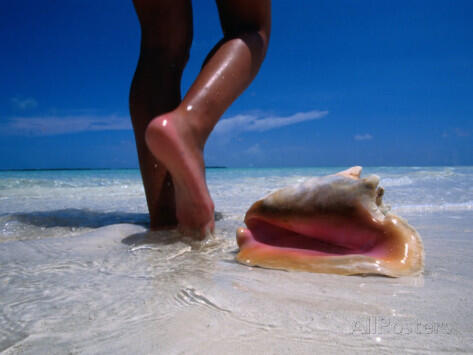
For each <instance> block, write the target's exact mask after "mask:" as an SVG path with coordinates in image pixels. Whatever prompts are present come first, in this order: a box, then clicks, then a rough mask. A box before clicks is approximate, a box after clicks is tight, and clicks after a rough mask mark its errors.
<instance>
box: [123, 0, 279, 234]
mask: <svg viewBox="0 0 473 355" xmlns="http://www.w3.org/2000/svg"><path fill="white" fill-rule="evenodd" d="M134 5H135V9H136V12H137V14H138V18H139V20H140V24H141V30H142V38H141V51H140V59H139V62H138V66H137V69H136V72H135V76H134V78H133V83H132V86H131V91H130V113H131V117H132V122H133V127H134V131H135V138H136V144H137V149H138V156H139V160H140V169H141V174H142V178H143V183H144V186H145V193H146V198H147V202H148V209H149V213H150V221H151V228H152V229H159V228H164V227H173V226H175V225H176V224H178V227H179V229H180V230H181V231H184V232H186V233H190V232H191V233H192V234H194V235H195V236H196V237H197V238H203V237H205V235H207V234H208V233H209V232H212V231H213V229H214V204H213V202H212V199H211V197H210V194H209V192H208V189H207V184H206V181H205V164H204V158H203V149H204V146H205V142H206V141H207V138H208V136H209V135H210V133H211V132H212V129H213V128H214V126H215V125H216V123H217V122H218V120H219V118H220V117H221V116H222V114H223V113H224V112H225V110H226V109H227V108H228V107H229V106H230V105H231V103H232V102H233V101H234V100H235V99H236V98H237V97H238V96H239V95H240V94H241V93H242V92H243V90H244V89H245V88H246V87H247V86H248V85H249V84H250V82H251V81H252V79H253V78H254V77H255V75H256V73H257V72H258V69H259V67H260V65H261V63H262V61H263V59H264V56H265V53H266V49H267V46H268V40H269V31H270V0H258V1H254V0H239V1H238V0H217V7H218V11H219V16H220V22H221V26H222V30H223V35H224V37H223V39H222V40H221V41H220V42H219V43H217V44H216V46H215V47H214V48H213V50H212V51H211V52H210V53H209V55H208V56H207V58H206V60H205V62H204V65H203V66H202V69H201V71H200V73H199V74H198V75H197V78H196V79H195V81H194V83H193V84H192V86H191V87H190V89H189V91H188V92H187V94H186V95H185V97H184V98H183V99H182V100H181V93H180V83H181V76H182V72H183V69H184V67H185V65H186V62H187V59H188V57H189V50H190V46H191V42H192V7H191V2H190V1H189V0H172V1H168V0H160V1H152V0H134Z"/></svg>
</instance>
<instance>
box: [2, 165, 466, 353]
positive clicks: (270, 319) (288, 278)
mask: <svg viewBox="0 0 473 355" xmlns="http://www.w3.org/2000/svg"><path fill="white" fill-rule="evenodd" d="M344 168H346V167H340V168H335V167H318V168H281V169H269V168H268V169H256V168H251V169H233V168H219V169H207V172H206V174H207V182H208V186H209V190H210V193H211V195H212V198H213V200H214V202H215V206H216V211H217V222H216V231H215V236H214V238H212V239H211V240H208V241H207V242H205V243H203V244H194V243H190V242H186V241H185V240H182V239H181V238H180V236H179V235H178V234H177V232H175V231H160V232H154V233H150V232H148V229H147V228H148V227H147V225H148V221H149V218H148V215H147V209H146V202H145V197H144V190H143V186H142V183H141V177H140V174H139V171H138V170H137V169H124V170H33V171H0V352H1V351H2V350H3V351H5V353H12V354H13V353H14V354H16V353H32V354H38V353H39V354H41V353H44V354H50V353H76V352H77V353H91V354H94V353H103V352H107V353H123V354H125V353H130V352H137V353H202V352H206V353H215V354H216V353H264V352H268V351H269V352H270V353H311V352H313V351H314V350H317V351H318V352H321V353H324V352H328V353H333V352H338V351H342V352H350V353H352V352H354V353H379V352H397V351H400V350H402V351H403V352H415V353H424V352H432V351H433V352H442V351H454V352H473V335H472V334H473V322H472V321H471V319H472V317H473V302H472V298H471V294H472V291H473V273H472V270H473V258H472V255H473V254H472V252H473V167H367V168H364V170H363V176H367V175H370V174H376V175H378V176H379V177H380V178H381V182H380V185H381V186H383V187H384V188H385V190H386V193H385V197H384V201H385V203H386V204H388V205H390V206H391V209H392V211H393V212H394V213H396V214H398V215H400V216H402V217H404V218H406V219H407V220H408V221H409V223H410V224H411V225H413V226H414V227H415V228H416V229H417V230H418V232H419V233H420V235H421V236H422V238H423V241H424V246H425V251H426V265H425V272H424V274H423V275H421V276H417V277H408V278H400V279H392V278H386V277H373V276H369V277H362V276H351V277H346V276H337V275H324V274H310V273H302V272H283V271H276V270H266V269H260V268H250V267H247V266H243V265H240V264H238V263H236V262H235V260H234V258H235V254H236V252H237V250H238V247H237V245H236V241H235V231H236V229H237V228H238V227H240V226H243V218H244V214H245V212H246V210H247V209H248V208H249V206H250V205H251V204H252V203H253V202H254V201H256V200H258V199H259V198H261V197H263V196H264V195H266V194H268V193H269V192H271V191H274V190H276V189H278V188H281V187H284V186H287V185H290V184H294V183H298V182H301V181H304V180H305V179H307V178H309V177H312V176H319V175H327V174H331V173H334V172H337V171H339V170H342V169H344Z"/></svg>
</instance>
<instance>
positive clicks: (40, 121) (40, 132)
mask: <svg viewBox="0 0 473 355" xmlns="http://www.w3.org/2000/svg"><path fill="white" fill-rule="evenodd" d="M131 128H132V127H131V122H130V118H128V117H120V116H115V115H109V116H90V115H83V116H46V117H13V118H11V119H9V120H8V121H7V122H5V123H3V124H2V125H0V132H2V133H4V134H13V135H25V136H48V135H58V134H65V133H77V132H85V131H112V130H113V131H114V130H129V129H131Z"/></svg>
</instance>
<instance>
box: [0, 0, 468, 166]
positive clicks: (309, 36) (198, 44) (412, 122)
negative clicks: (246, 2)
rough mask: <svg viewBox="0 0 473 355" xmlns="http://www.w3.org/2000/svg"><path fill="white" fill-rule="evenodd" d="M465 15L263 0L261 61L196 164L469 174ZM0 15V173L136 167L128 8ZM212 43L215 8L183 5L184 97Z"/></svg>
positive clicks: (134, 52) (16, 5)
mask: <svg viewBox="0 0 473 355" xmlns="http://www.w3.org/2000/svg"><path fill="white" fill-rule="evenodd" d="M295 4H299V5H295ZM472 13H473V1H461V0H457V1H433V0H430V1H396V2H394V1H355V0H353V1H337V0H326V1H308V0H307V1H298V2H294V1H277V0H274V1H273V9H272V16H273V27H272V37H271V42H270V46H269V51H268V54H267V57H266V60H265V62H264V64H263V66H262V68H261V71H260V73H259V75H258V76H257V78H256V79H255V81H254V82H253V83H252V85H251V86H250V87H249V88H248V89H247V91H246V92H245V93H244V94H243V95H242V96H241V97H240V98H239V99H238V100H237V101H236V102H235V103H234V104H233V105H232V107H231V108H230V109H229V110H228V111H227V112H226V113H225V115H224V116H223V118H222V119H221V121H220V123H219V124H218V125H217V127H216V129H215V131H214V133H213V134H212V136H211V137H210V139H209V141H208V144H207V147H206V151H205V155H206V161H207V165H224V166H231V167H249V166H255V167H267V166H327V165H352V164H360V165H462V164H464V165H472V164H473V45H472V43H473V21H472V15H471V14H472ZM0 14H1V15H0V18H1V21H0V47H1V50H0V53H1V56H0V63H1V65H0V78H1V80H0V169H12V168H86V167H88V168H100V167H104V168H120V167H137V157H136V150H135V144H134V137H133V132H132V131H131V124H130V122H129V114H128V90H129V85H130V81H131V78H132V75H133V72H134V69H135V65H136V61H137V58H138V49H139V40H140V30H139V24H138V21H137V18H136V15H135V13H134V10H133V7H132V4H131V1H115V0H100V1H91V0H75V1H72V0H64V1H60V2H56V1H32V0H30V1H27V0H24V1H3V2H1V4H0ZM171 30H172V29H170V31H171ZM220 38H221V30H220V27H219V22H218V15H217V11H216V6H215V3H214V2H213V1H211V0H198V1H194V42H193V46H192V50H191V59H190V61H189V64H188V67H187V68H186V71H185V73H184V79H183V85H182V89H183V92H185V91H186V90H187V88H188V87H189V86H190V84H191V82H192V80H193V79H194V78H195V75H196V74H197V73H198V71H199V68H200V66H201V63H202V61H203V59H204V58H205V56H206V54H207V52H208V51H209V50H210V49H211V48H212V47H213V45H214V44H215V43H216V42H217V41H218V40H219V39H220ZM243 122H244V123H245V124H242V123H243Z"/></svg>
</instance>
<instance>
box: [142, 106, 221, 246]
mask: <svg viewBox="0 0 473 355" xmlns="http://www.w3.org/2000/svg"><path fill="white" fill-rule="evenodd" d="M190 119H191V118H190V117H186V115H184V114H182V113H180V112H179V110H174V111H171V112H169V113H166V114H164V115H161V116H158V117H156V118H155V119H154V120H153V121H151V123H150V124H149V125H148V128H147V129H146V144H147V145H148V148H149V149H150V150H151V152H152V153H153V155H154V156H155V158H156V159H158V160H159V161H161V162H162V163H163V164H164V165H165V166H166V168H167V169H168V170H169V172H170V173H171V176H172V180H173V182H174V188H175V194H176V215H177V220H178V223H179V229H180V230H181V231H182V232H185V233H193V234H195V233H196V234H197V237H198V238H199V239H203V238H205V236H206V235H207V234H208V233H209V232H212V231H213V229H214V226H215V222H214V204H213V202H212V199H211V198H210V194H209V191H208V189H207V184H206V182H205V165H204V158H203V152H202V151H203V146H202V144H201V141H200V140H199V137H198V134H197V133H196V132H194V131H192V129H191V127H190V125H189V120H190Z"/></svg>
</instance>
